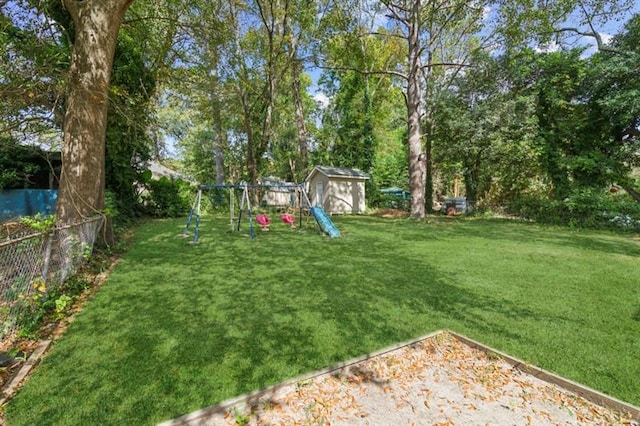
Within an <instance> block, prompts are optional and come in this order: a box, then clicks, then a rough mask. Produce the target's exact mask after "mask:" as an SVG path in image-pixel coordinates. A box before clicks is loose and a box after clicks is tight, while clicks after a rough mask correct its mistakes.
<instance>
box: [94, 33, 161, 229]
mask: <svg viewBox="0 0 640 426" xmlns="http://www.w3.org/2000/svg"><path fill="white" fill-rule="evenodd" d="M144 54H145V52H142V51H141V50H140V48H139V45H138V43H137V42H136V40H134V39H133V38H132V37H131V36H130V35H128V34H127V33H126V32H125V31H121V32H120V35H119V37H118V45H117V48H116V53H115V57H114V65H113V66H114V69H113V75H112V78H111V89H110V98H111V102H110V104H109V115H108V119H107V136H106V137H107V141H106V155H107V157H106V160H105V174H106V188H107V190H110V191H112V192H114V194H116V195H117V197H115V198H114V199H113V201H114V204H115V207H116V209H117V211H118V212H119V214H120V215H122V216H126V217H129V218H134V217H137V216H139V215H140V214H142V206H141V205H140V203H139V194H138V187H137V185H136V182H140V181H142V182H144V181H145V177H144V173H145V168H144V164H145V162H146V161H147V160H148V159H149V158H150V157H151V147H152V142H151V139H150V136H149V132H148V127H149V125H150V117H151V116H150V113H151V110H150V103H151V98H152V96H153V93H154V90H155V80H154V76H153V74H152V72H151V70H150V69H149V67H148V64H147V63H146V62H145V56H144Z"/></svg>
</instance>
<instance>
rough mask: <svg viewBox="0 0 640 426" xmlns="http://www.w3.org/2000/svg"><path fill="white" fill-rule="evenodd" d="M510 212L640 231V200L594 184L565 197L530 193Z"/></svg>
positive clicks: (583, 225)
mask: <svg viewBox="0 0 640 426" xmlns="http://www.w3.org/2000/svg"><path fill="white" fill-rule="evenodd" d="M509 212H510V213H512V214H516V215H518V216H520V217H522V218H525V219H530V220H535V221H537V222H542V223H550V224H555V225H566V226H572V227H578V228H591V229H618V230H620V229H621V230H625V231H640V203H637V202H635V201H632V200H630V199H628V198H627V197H626V196H624V195H619V194H615V195H614V194H609V193H606V192H603V191H601V190H597V189H592V188H582V189H576V190H574V191H573V192H572V193H571V194H570V195H569V196H568V197H567V198H565V199H564V200H553V199H549V198H547V197H545V196H544V195H540V194H538V195H527V196H524V197H521V198H519V199H518V200H516V201H515V202H513V203H512V204H511V205H510V206H509Z"/></svg>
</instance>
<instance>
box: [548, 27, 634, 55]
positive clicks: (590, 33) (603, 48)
mask: <svg viewBox="0 0 640 426" xmlns="http://www.w3.org/2000/svg"><path fill="white" fill-rule="evenodd" d="M555 32H557V33H562V32H572V33H575V34H578V35H581V36H584V37H593V38H594V39H595V40H596V43H597V47H598V50H599V51H601V52H610V53H615V54H618V55H623V54H624V52H622V51H620V50H618V49H614V48H613V47H609V46H607V45H606V44H605V43H604V42H603V41H602V36H601V35H600V33H599V32H597V31H580V30H579V29H578V28H575V27H563V28H558V29H557V30H556V31H555Z"/></svg>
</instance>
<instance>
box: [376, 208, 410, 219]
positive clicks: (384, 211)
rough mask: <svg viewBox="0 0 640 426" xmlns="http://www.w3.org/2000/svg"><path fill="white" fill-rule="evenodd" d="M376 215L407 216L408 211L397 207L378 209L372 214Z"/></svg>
mask: <svg viewBox="0 0 640 426" xmlns="http://www.w3.org/2000/svg"><path fill="white" fill-rule="evenodd" d="M373 215H374V216H378V217H388V218H399V217H409V212H408V211H405V210H398V209H379V210H376V212H375V213H374V214H373Z"/></svg>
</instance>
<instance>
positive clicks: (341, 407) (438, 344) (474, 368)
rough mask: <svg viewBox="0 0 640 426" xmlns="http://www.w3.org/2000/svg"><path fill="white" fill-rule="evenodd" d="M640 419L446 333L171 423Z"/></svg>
mask: <svg viewBox="0 0 640 426" xmlns="http://www.w3.org/2000/svg"><path fill="white" fill-rule="evenodd" d="M636 414H637V413H636ZM636 420H637V419H635V420H634V419H633V417H632V416H631V415H630V414H621V413H618V412H616V411H614V410H611V409H607V408H604V407H602V406H599V405H595V404H593V403H591V402H589V401H587V400H586V399H584V398H582V397H579V396H577V395H576V394H574V393H571V392H568V391H567V390H565V389H563V388H560V387H559V386H556V385H552V384H550V383H549V382H546V381H543V380H540V379H538V378H536V377H533V376H532V375H529V374H527V373H525V372H523V371H521V370H520V369H518V368H514V366H513V365H512V364H510V363H507V362H506V361H505V360H504V359H502V358H501V357H499V356H498V355H496V356H492V355H488V354H487V353H486V352H484V351H480V350H478V349H474V348H473V347H471V346H469V345H467V344H465V343H463V342H461V341H460V340H458V339H456V338H454V337H452V336H451V335H449V334H448V333H441V334H437V335H435V336H433V337H431V338H428V339H425V340H422V341H420V342H418V343H416V344H412V345H409V346H404V347H401V348H399V349H395V350H392V351H389V352H387V353H384V354H381V355H378V356H372V357H371V358H369V359H366V360H364V361H361V362H357V363H355V364H350V365H348V366H346V367H344V368H341V369H338V370H335V371H332V372H331V373H323V374H320V375H317V376H315V377H312V378H309V379H304V380H299V381H296V382H293V383H288V384H284V385H281V386H275V387H273V388H270V389H269V390H267V391H265V392H262V393H256V394H254V395H249V396H248V397H241V398H238V399H236V400H233V401H231V402H229V403H226V404H225V403H223V404H221V405H219V406H217V407H212V408H210V409H207V410H202V411H201V412H199V413H193V414H191V415H190V416H185V417H183V418H180V419H176V420H175V421H172V422H167V423H165V425H178V424H180V425H188V424H193V425H195V424H197V425H235V424H247V425H272V424H325V425H345V426H346V425H382V424H391V425H410V424H434V425H454V424H456V425H459V424H463V425H479V424H519V425H548V424H563V425H603V424H608V425H637V424H638V423H637V421H636Z"/></svg>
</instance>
